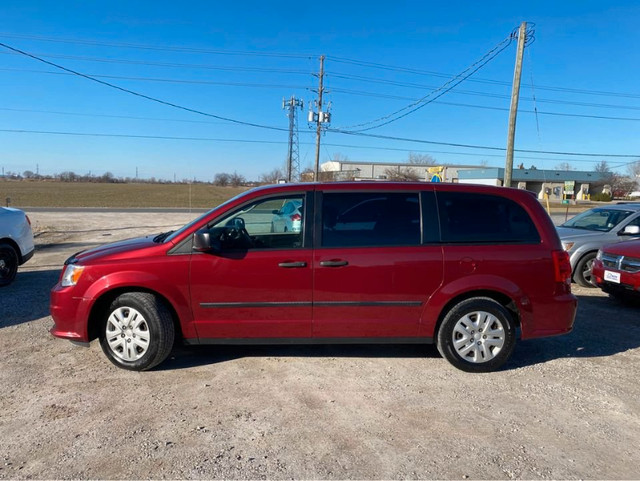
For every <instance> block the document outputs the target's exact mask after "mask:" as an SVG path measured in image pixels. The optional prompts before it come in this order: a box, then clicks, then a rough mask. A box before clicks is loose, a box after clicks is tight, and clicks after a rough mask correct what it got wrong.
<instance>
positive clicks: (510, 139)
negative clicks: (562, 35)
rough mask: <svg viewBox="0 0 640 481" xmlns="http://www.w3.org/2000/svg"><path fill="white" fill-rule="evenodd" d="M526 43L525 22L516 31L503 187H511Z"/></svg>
mask: <svg viewBox="0 0 640 481" xmlns="http://www.w3.org/2000/svg"><path fill="white" fill-rule="evenodd" d="M526 42H527V22H522V23H521V24H520V29H519V30H518V48H517V53H516V66H515V69H514V72H513V87H512V89H511V107H510V108H509V129H508V131H507V158H506V161H505V167H504V183H503V185H504V186H505V187H511V176H512V173H513V145H514V142H515V137H516V117H517V115H518V100H519V98H520V76H521V75H522V57H523V55H524V45H525V43H526Z"/></svg>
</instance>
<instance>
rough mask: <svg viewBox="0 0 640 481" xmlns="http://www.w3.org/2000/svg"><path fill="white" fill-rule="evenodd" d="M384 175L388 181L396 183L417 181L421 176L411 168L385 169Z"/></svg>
mask: <svg viewBox="0 0 640 481" xmlns="http://www.w3.org/2000/svg"><path fill="white" fill-rule="evenodd" d="M384 175H385V176H386V177H387V179H388V180H396V181H416V180H420V174H418V172H416V171H415V169H412V168H411V167H389V168H388V169H385V171H384Z"/></svg>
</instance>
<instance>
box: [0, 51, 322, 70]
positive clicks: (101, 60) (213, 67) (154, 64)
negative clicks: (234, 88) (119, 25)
mask: <svg viewBox="0 0 640 481" xmlns="http://www.w3.org/2000/svg"><path fill="white" fill-rule="evenodd" d="M32 53H33V55H37V56H38V57H46V58H57V59H63V60H79V61H82V62H98V63H115V64H122V65H148V66H152V67H167V68H180V69H185V68H186V69H196V70H197V69H202V70H221V71H230V72H235V71H238V72H261V73H282V74H301V75H310V74H311V72H309V71H307V70H300V69H286V68H275V67H236V66H233V67H232V66H219V65H207V64H192V63H175V62H152V61H149V60H128V59H115V58H104V57H83V56H78V55H58V54H51V53H36V52H32ZM0 54H2V55H16V54H15V53H13V52H0Z"/></svg>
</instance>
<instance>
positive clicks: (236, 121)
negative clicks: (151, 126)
mask: <svg viewBox="0 0 640 481" xmlns="http://www.w3.org/2000/svg"><path fill="white" fill-rule="evenodd" d="M0 47H4V48H7V49H9V50H12V51H14V52H16V53H19V54H22V55H25V56H26V57H30V58H33V59H34V60H37V61H39V62H42V63H45V64H47V65H51V66H53V67H55V68H59V69H61V70H64V71H65V72H69V73H72V74H74V75H77V76H79V77H83V78H86V79H87V80H91V81H93V82H96V83H99V84H101V85H105V86H107V87H111V88H113V89H116V90H120V91H121V92H125V93H128V94H131V95H135V96H136V97H140V98H143V99H147V100H151V101H152V102H156V103H159V104H162V105H166V106H168V107H173V108H176V109H180V110H184V111H186V112H192V113H195V114H199V115H204V116H206V117H212V118H215V119H218V120H226V121H227V122H231V123H234V124H239V125H247V126H249V127H257V128H261V129H268V130H278V131H284V132H286V129H282V128H280V127H273V126H269V125H261V124H255V123H252V122H244V121H242V120H236V119H232V118H228V117H222V116H220V115H215V114H210V113H208V112H203V111H201V110H196V109H192V108H189V107H184V106H182V105H178V104H174V103H172V102H167V101H165V100H160V99H157V98H155V97H150V96H148V95H145V94H141V93H139V92H134V91H133V90H129V89H126V88H124V87H119V86H117V85H115V84H112V83H109V82H105V81H103V80H99V79H97V78H94V77H91V76H90V75H86V74H83V73H80V72H76V71H75V70H71V69H69V68H66V67H63V66H61V65H58V64H55V63H53V62H49V61H48V60H45V59H43V58H40V57H37V56H35V55H32V54H30V53H28V52H24V51H22V50H19V49H17V48H14V47H11V46H9V45H7V44H5V43H2V42H0Z"/></svg>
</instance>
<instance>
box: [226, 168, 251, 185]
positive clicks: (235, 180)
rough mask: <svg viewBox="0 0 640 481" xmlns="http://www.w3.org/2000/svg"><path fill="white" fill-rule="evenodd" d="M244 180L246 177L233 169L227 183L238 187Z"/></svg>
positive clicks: (245, 180)
mask: <svg viewBox="0 0 640 481" xmlns="http://www.w3.org/2000/svg"><path fill="white" fill-rule="evenodd" d="M246 182H247V179H245V178H244V175H240V174H238V173H237V172H236V171H235V170H234V171H233V174H231V175H230V176H229V183H230V184H231V185H232V186H233V187H240V186H241V185H244V184H245V183H246Z"/></svg>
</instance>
